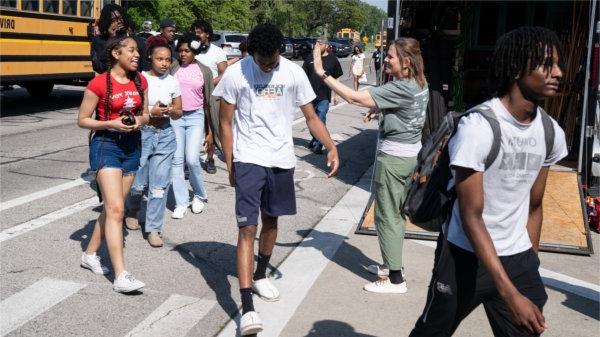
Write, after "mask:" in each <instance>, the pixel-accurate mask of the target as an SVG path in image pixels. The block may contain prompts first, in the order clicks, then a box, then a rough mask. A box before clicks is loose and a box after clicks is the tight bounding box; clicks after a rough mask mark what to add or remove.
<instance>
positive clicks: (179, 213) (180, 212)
mask: <svg viewBox="0 0 600 337" xmlns="http://www.w3.org/2000/svg"><path fill="white" fill-rule="evenodd" d="M185 213H187V206H177V207H175V210H173V214H171V218H173V219H183V217H184V216H185Z"/></svg>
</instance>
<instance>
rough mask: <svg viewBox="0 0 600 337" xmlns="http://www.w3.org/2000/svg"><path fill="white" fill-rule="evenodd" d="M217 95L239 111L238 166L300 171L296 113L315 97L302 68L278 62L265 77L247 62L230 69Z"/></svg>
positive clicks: (235, 129) (236, 134)
mask: <svg viewBox="0 0 600 337" xmlns="http://www.w3.org/2000/svg"><path fill="white" fill-rule="evenodd" d="M213 95H214V96H217V97H221V98H222V99H224V100H226V101H227V102H228V103H231V104H235V105H236V107H237V109H236V111H235V118H234V127H233V160H234V161H236V162H244V163H252V164H256V165H260V166H264V167H279V168H283V169H290V168H293V167H294V166H295V165H296V156H295V154H294V142H293V139H292V126H293V124H292V123H293V121H294V111H295V110H296V108H297V107H298V106H301V105H305V104H308V103H310V102H312V101H313V100H314V99H315V97H316V95H315V93H314V91H313V89H312V87H311V85H310V82H309V81H308V77H306V73H304V70H302V68H301V67H300V66H299V65H297V64H295V63H293V62H292V61H289V60H288V59H286V58H285V57H280V58H279V65H278V66H277V67H276V68H275V69H273V71H271V72H270V73H265V72H263V71H262V70H261V69H260V68H259V67H258V65H257V64H256V63H255V62H254V59H253V58H252V57H251V56H248V57H246V58H244V59H242V60H241V61H239V62H237V63H235V64H234V65H232V66H230V67H228V68H227V71H225V73H224V74H223V77H222V78H221V81H220V82H219V84H218V85H217V87H216V88H215V90H214V91H213Z"/></svg>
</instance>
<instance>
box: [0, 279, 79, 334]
mask: <svg viewBox="0 0 600 337" xmlns="http://www.w3.org/2000/svg"><path fill="white" fill-rule="evenodd" d="M84 287H85V284H80V283H75V282H67V281H61V280H54V279H50V278H43V279H41V280H40V281H38V282H36V283H34V284H32V285H30V286H29V287H27V288H25V289H23V290H22V291H20V292H18V293H16V294H14V295H12V296H11V297H9V298H7V299H5V300H4V301H2V302H1V303H0V336H4V335H6V334H8V333H10V332H11V331H13V330H15V329H17V328H18V327H20V326H21V325H23V324H25V323H26V322H27V321H29V320H31V319H33V318H34V317H36V316H38V315H39V314H41V313H43V312H44V311H46V310H48V309H50V308H52V307H53V306H55V305H57V304H58V303H60V302H61V301H62V300H64V299H66V298H67V297H69V296H71V295H73V294H75V293H76V292H78V291H79V290H80V289H82V288H84Z"/></svg>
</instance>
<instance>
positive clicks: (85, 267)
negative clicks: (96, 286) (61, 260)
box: [79, 263, 110, 275]
mask: <svg viewBox="0 0 600 337" xmlns="http://www.w3.org/2000/svg"><path fill="white" fill-rule="evenodd" d="M79 266H80V267H81V268H83V269H87V270H89V271H91V272H92V273H94V274H96V275H107V274H109V273H110V270H108V271H107V272H106V273H105V272H102V273H97V272H96V271H94V269H92V267H90V266H88V265H87V264H85V263H80V264H79Z"/></svg>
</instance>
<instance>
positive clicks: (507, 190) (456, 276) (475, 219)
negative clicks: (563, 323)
mask: <svg viewBox="0 0 600 337" xmlns="http://www.w3.org/2000/svg"><path fill="white" fill-rule="evenodd" d="M561 57H562V55H561V47H560V42H559V40H558V37H557V36H556V34H555V33H554V32H552V31H550V30H548V29H546V28H542V27H521V28H518V29H515V30H513V31H510V32H508V33H506V34H505V35H503V36H502V37H500V39H499V40H498V43H497V45H496V50H495V51H494V56H493V59H492V63H491V69H492V72H491V77H490V84H491V89H492V92H493V97H494V98H493V99H491V100H489V101H487V102H485V103H484V104H486V105H487V106H488V107H490V108H491V109H492V111H493V112H494V113H495V115H496V118H497V120H498V122H499V126H500V131H501V132H500V133H501V145H500V151H499V153H498V156H497V157H496V160H495V161H494V162H493V163H492V164H491V166H489V167H488V168H487V169H486V168H485V162H486V158H487V156H488V154H489V153H490V150H491V147H492V143H493V133H492V128H491V126H490V124H489V123H488V122H487V120H486V119H485V118H484V117H483V116H482V115H481V114H478V113H472V114H470V115H468V116H466V117H464V118H462V119H461V120H460V122H459V124H458V128H457V132H456V134H455V135H454V136H453V137H452V138H451V140H450V142H449V145H448V151H449V154H450V165H451V167H452V169H453V176H454V180H455V182H454V186H455V188H456V195H457V201H456V202H455V204H454V207H453V210H452V215H451V218H450V220H449V223H448V227H447V228H445V230H444V233H443V234H441V235H440V238H439V239H438V246H437V250H436V254H435V266H434V270H433V275H432V279H431V283H430V285H429V293H428V294H429V295H428V297H427V303H426V305H425V310H424V312H423V314H422V315H421V317H420V318H419V320H418V321H417V323H416V325H415V328H414V329H413V331H412V332H411V334H410V335H411V336H449V335H451V334H453V333H454V331H455V330H456V328H457V327H458V325H459V324H460V322H461V321H462V320H463V319H464V318H465V317H466V316H467V315H469V314H470V313H471V311H473V310H474V309H475V308H476V307H477V306H479V304H483V306H484V308H485V311H486V314H487V317H488V320H489V322H490V325H491V327H492V331H493V333H494V335H495V336H531V335H539V334H541V333H542V332H544V330H545V329H546V324H545V320H544V316H543V315H542V309H543V306H544V304H545V303H546V300H547V298H548V296H547V294H546V291H545V289H544V284H543V283H542V280H541V277H540V274H539V271H538V269H539V264H540V261H539V259H538V256H537V251H538V247H539V241H540V232H541V226H542V214H543V213H542V199H543V196H544V190H545V188H546V179H547V177H548V170H549V167H550V165H552V164H554V163H556V162H557V161H558V160H560V159H562V158H563V157H565V156H566V155H567V146H566V142H565V134H564V132H563V130H562V129H561V128H560V127H559V126H558V124H557V123H556V122H555V121H554V120H552V119H550V117H548V121H550V123H547V124H551V126H549V127H547V130H550V131H546V128H545V127H544V125H543V121H542V119H543V118H544V116H542V114H543V113H544V112H542V111H541V109H540V108H539V105H540V104H541V103H542V101H543V100H544V99H545V98H547V97H551V96H554V95H555V94H556V92H557V90H558V85H559V82H560V79H561V77H562V71H561V68H560V63H559V61H560V59H561ZM552 130H554V132H552ZM552 133H554V140H553V144H552V149H546V140H547V139H548V140H550V139H551V138H550V137H551V136H550V137H548V138H546V137H547V135H551V134H552ZM547 150H549V151H547ZM451 184H452V183H451Z"/></svg>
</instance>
